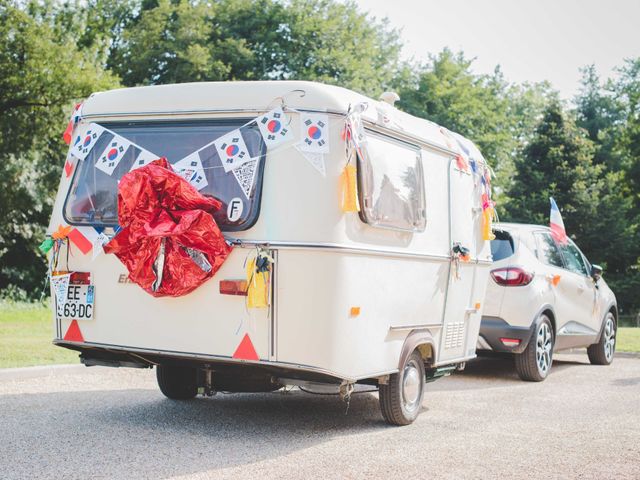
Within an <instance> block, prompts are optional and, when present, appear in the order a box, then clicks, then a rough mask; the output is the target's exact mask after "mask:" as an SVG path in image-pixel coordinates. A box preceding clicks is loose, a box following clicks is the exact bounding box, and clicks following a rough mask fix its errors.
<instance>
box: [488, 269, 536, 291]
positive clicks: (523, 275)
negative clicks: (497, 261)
mask: <svg viewBox="0 0 640 480" xmlns="http://www.w3.org/2000/svg"><path fill="white" fill-rule="evenodd" d="M491 278H493V280H494V281H495V282H496V283H497V284H498V285H502V286H504V287H521V286H523V285H528V284H529V283H531V280H533V273H531V272H527V271H526V270H525V269H523V268H520V267H505V268H496V269H495V270H491Z"/></svg>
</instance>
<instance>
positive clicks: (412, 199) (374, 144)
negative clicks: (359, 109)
mask: <svg viewBox="0 0 640 480" xmlns="http://www.w3.org/2000/svg"><path fill="white" fill-rule="evenodd" d="M363 155H364V158H358V186H359V192H360V205H361V212H360V216H361V218H362V220H363V221H365V222H366V223H368V224H369V225H373V226H376V227H381V228H391V229H396V230H406V231H411V232H422V231H424V229H425V227H426V225H427V219H426V212H425V209H426V207H425V189H424V176H423V171H422V159H421V156H420V148H418V147H416V146H414V145H410V144H407V143H404V142H401V141H398V140H396V139H392V138H390V137H387V136H383V135H380V134H376V133H372V132H370V131H368V132H367V143H366V148H365V149H364V150H363Z"/></svg>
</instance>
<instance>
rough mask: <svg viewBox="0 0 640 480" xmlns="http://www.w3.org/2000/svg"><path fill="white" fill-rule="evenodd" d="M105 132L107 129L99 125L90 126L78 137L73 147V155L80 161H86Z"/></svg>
mask: <svg viewBox="0 0 640 480" xmlns="http://www.w3.org/2000/svg"><path fill="white" fill-rule="evenodd" d="M104 130H105V129H104V128H102V127H101V126H100V125H98V124H97V123H91V124H89V126H88V127H87V128H86V129H85V130H82V131H80V132H79V133H78V135H76V137H75V140H74V143H73V147H71V154H72V155H73V156H74V157H76V158H78V159H80V160H84V159H85V158H86V157H87V155H89V152H90V151H91V149H92V148H93V146H94V145H95V144H96V142H97V141H98V138H100V135H102V132H104Z"/></svg>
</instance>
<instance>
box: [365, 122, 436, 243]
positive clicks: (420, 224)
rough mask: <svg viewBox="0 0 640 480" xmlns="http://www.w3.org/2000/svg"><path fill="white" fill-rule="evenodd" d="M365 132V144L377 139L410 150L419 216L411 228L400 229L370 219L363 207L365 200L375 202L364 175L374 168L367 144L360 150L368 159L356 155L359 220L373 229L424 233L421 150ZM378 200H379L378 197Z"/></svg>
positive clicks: (377, 132) (391, 137)
mask: <svg viewBox="0 0 640 480" xmlns="http://www.w3.org/2000/svg"><path fill="white" fill-rule="evenodd" d="M365 132H366V136H367V142H368V141H369V140H370V139H371V138H374V139H378V140H380V141H383V142H387V143H389V144H392V145H395V146H399V147H401V148H405V149H407V150H410V151H411V152H412V153H413V154H414V155H415V160H416V163H415V165H416V168H417V170H418V174H417V178H418V183H419V198H418V201H419V206H418V209H417V211H418V212H419V216H416V217H415V218H414V221H413V224H412V226H407V227H402V226H398V225H397V224H395V225H394V224H392V222H389V223H387V222H384V221H380V219H378V218H375V217H372V216H371V215H370V213H371V212H370V208H367V207H366V206H365V205H366V200H367V199H368V198H371V200H372V201H375V200H374V195H375V193H374V192H369V191H368V190H369V188H370V185H369V183H368V182H367V181H366V178H365V175H366V170H367V169H368V168H370V169H371V170H372V171H373V170H374V169H375V166H374V165H373V164H372V163H371V158H372V157H371V156H370V154H369V148H370V145H369V143H367V144H365V146H364V147H363V148H362V153H363V154H364V156H365V157H368V158H361V156H360V155H357V162H358V163H357V166H358V201H359V202H360V212H359V216H360V219H361V220H362V221H363V222H364V223H366V224H367V225H370V226H372V227H375V228H380V229H385V230H394V231H400V232H410V233H421V232H424V231H425V230H426V228H427V202H426V182H425V178H424V165H423V159H422V148H421V147H420V146H419V145H416V144H414V143H410V142H407V141H404V140H401V139H398V138H396V137H393V136H390V135H387V134H385V133H382V132H379V131H376V130H371V129H369V128H366V129H365ZM378 198H379V195H378Z"/></svg>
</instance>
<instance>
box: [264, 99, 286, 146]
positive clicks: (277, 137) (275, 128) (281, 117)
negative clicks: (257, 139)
mask: <svg viewBox="0 0 640 480" xmlns="http://www.w3.org/2000/svg"><path fill="white" fill-rule="evenodd" d="M285 120H286V116H285V114H284V112H283V111H282V108H280V107H278V108H274V109H273V110H271V111H270V112H268V113H266V114H265V115H262V116H261V117H258V118H257V119H256V121H257V122H258V128H260V133H261V134H262V138H263V139H264V143H266V144H267V147H268V148H273V147H277V146H278V145H280V144H281V143H283V142H286V141H287V140H290V139H293V133H292V132H291V129H289V128H288V127H287V126H286V124H285Z"/></svg>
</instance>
